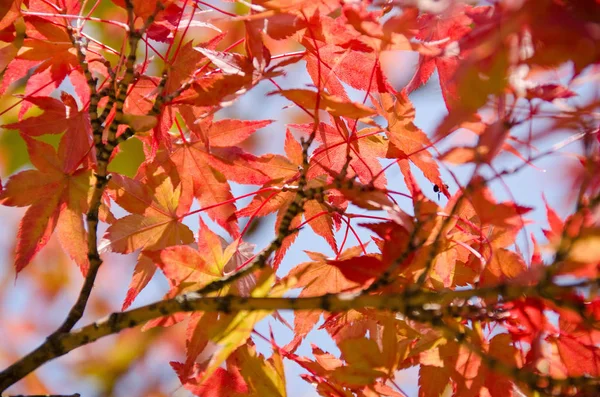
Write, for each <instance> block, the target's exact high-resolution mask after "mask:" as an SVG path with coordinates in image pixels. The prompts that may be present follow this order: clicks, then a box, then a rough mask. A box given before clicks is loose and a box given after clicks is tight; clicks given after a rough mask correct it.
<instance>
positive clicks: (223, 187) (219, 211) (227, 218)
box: [153, 119, 270, 237]
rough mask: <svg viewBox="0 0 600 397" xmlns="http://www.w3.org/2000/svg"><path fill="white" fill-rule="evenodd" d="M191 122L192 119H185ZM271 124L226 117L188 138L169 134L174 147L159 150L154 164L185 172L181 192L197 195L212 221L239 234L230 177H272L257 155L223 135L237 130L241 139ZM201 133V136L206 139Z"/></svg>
mask: <svg viewBox="0 0 600 397" xmlns="http://www.w3.org/2000/svg"><path fill="white" fill-rule="evenodd" d="M188 121H189V119H187V120H186V122H188ZM269 123H270V121H269V120H262V121H256V122H254V121H247V122H246V121H233V120H231V121H226V120H223V121H221V122H216V123H211V124H209V126H207V127H208V131H205V132H200V134H193V135H191V136H190V139H186V140H185V141H179V140H177V139H176V138H175V137H170V139H171V140H172V144H171V145H170V146H171V148H170V149H168V148H163V149H162V150H161V151H160V152H159V153H157V156H156V158H155V160H154V163H153V164H156V165H161V166H163V167H164V168H165V169H167V170H173V172H175V173H176V174H178V175H185V178H182V179H181V193H182V195H183V196H193V197H196V198H197V199H198V201H199V202H200V205H201V206H202V207H204V208H206V212H207V214H208V215H209V216H210V218H211V219H212V220H214V221H216V222H217V223H218V224H219V225H221V226H222V227H223V228H224V229H225V230H227V232H228V233H229V234H230V235H232V236H233V237H237V236H238V234H239V227H238V223H237V219H236V216H235V212H236V206H235V203H234V200H233V195H232V194H231V188H230V185H229V180H232V181H235V182H237V183H243V184H256V185H259V184H263V183H265V182H267V181H268V180H269V176H268V175H267V174H265V173H264V172H263V171H261V170H260V165H259V164H258V158H257V157H255V156H253V155H251V154H249V153H247V152H245V151H243V150H241V149H239V148H237V147H231V142H235V140H230V141H229V143H230V145H227V139H226V138H224V136H230V134H232V133H234V132H236V131H237V133H238V139H241V138H240V135H241V136H249V135H250V134H252V133H253V132H254V131H256V130H257V129H258V128H261V127H262V126H264V125H268V124H269ZM232 131H233V132H232ZM198 135H202V136H203V137H204V139H206V140H203V139H202V138H201V137H199V136H198ZM211 137H214V138H215V140H216V143H217V144H216V145H215V146H214V147H210V146H209V142H210V140H211ZM225 145H227V146H225Z"/></svg>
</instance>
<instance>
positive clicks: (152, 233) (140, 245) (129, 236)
mask: <svg viewBox="0 0 600 397" xmlns="http://www.w3.org/2000/svg"><path fill="white" fill-rule="evenodd" d="M145 182H146V184H144V183H143V182H142V181H140V180H134V179H130V178H127V177H124V176H119V175H115V176H114V177H113V178H112V179H111V181H110V182H109V185H108V189H109V191H110V194H111V195H112V197H113V199H114V200H115V202H116V203H117V204H119V205H120V206H121V207H123V208H124V209H125V210H127V211H129V212H130V213H131V215H127V216H125V217H123V218H121V219H118V220H117V221H115V222H114V223H113V224H112V225H111V226H110V227H109V228H108V229H107V230H106V234H105V235H104V237H103V240H102V241H101V242H100V244H99V248H100V250H111V251H113V252H118V253H121V254H127V253H131V252H133V251H135V250H138V249H142V250H153V249H154V250H156V249H160V248H164V247H167V246H170V245H176V244H181V243H183V244H189V243H190V242H192V241H193V235H192V231H191V230H190V229H189V228H188V227H187V226H186V225H184V224H182V223H181V217H182V216H183V215H184V214H185V213H186V212H187V211H188V210H189V208H190V205H191V196H186V195H185V192H184V191H183V189H182V188H181V184H178V185H176V186H174V183H173V181H172V179H171V177H170V176H169V175H167V174H166V173H164V172H161V170H157V173H156V174H154V175H153V174H149V175H147V179H146V181H145Z"/></svg>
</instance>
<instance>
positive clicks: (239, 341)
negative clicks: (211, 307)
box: [202, 268, 286, 380]
mask: <svg viewBox="0 0 600 397" xmlns="http://www.w3.org/2000/svg"><path fill="white" fill-rule="evenodd" d="M274 281H275V275H274V273H273V271H272V269H271V268H265V269H264V270H263V271H262V273H261V274H260V275H259V276H258V277H257V281H256V286H255V287H254V289H253V290H252V292H251V293H250V296H252V297H264V296H281V294H283V292H285V289H286V287H285V286H284V285H283V284H279V288H273V284H274ZM269 314H270V311H268V310H255V311H251V312H247V311H240V312H238V313H234V314H224V315H222V316H221V317H220V318H219V320H218V321H216V322H213V323H210V324H206V325H205V326H206V327H207V331H206V332H207V335H208V338H209V340H210V341H211V342H212V343H213V344H214V345H213V346H215V345H216V346H217V348H216V349H214V353H213V354H212V355H211V357H210V358H209V360H208V363H207V365H206V370H205V373H204V376H203V378H202V379H203V380H204V379H207V378H208V377H210V376H211V375H212V374H213V373H214V371H216V370H217V369H218V368H219V366H220V365H221V364H222V363H223V362H224V361H225V360H226V359H227V357H229V356H230V355H231V353H233V352H234V351H235V350H236V349H237V348H238V347H240V346H242V345H244V344H245V343H246V341H247V340H248V338H249V337H250V334H251V333H252V330H253V329H254V325H255V324H256V323H257V322H258V321H260V320H261V319H263V318H265V317H266V316H267V315H269ZM211 351H213V349H212V348H211Z"/></svg>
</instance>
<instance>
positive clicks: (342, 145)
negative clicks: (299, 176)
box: [289, 122, 387, 188]
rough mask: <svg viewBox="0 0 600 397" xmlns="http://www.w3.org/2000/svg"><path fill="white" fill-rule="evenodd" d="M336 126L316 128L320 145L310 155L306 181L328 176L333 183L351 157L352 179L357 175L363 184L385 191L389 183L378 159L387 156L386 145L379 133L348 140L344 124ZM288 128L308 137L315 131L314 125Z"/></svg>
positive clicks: (359, 134) (363, 132)
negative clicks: (333, 176) (334, 177)
mask: <svg viewBox="0 0 600 397" xmlns="http://www.w3.org/2000/svg"><path fill="white" fill-rule="evenodd" d="M336 126H337V127H333V126H331V125H329V124H325V123H319V125H318V127H317V128H316V134H315V140H316V141H317V142H319V143H321V145H320V146H318V147H317V148H316V149H315V150H314V151H313V153H312V155H311V158H310V168H309V170H308V172H307V177H308V178H316V177H318V176H320V175H329V176H330V179H332V175H333V174H335V173H339V172H340V171H341V170H342V168H343V166H344V164H345V163H346V159H347V155H348V154H350V156H351V160H350V163H349V167H348V177H349V178H351V177H353V176H355V175H356V176H357V177H358V179H359V180H360V181H361V182H363V183H364V184H373V185H374V186H376V187H378V188H385V185H386V183H387V180H386V178H385V175H383V173H382V168H381V163H379V161H378V160H377V158H378V157H379V158H382V157H384V156H385V153H386V150H387V143H386V142H385V141H384V140H383V139H382V138H381V136H379V135H377V133H378V131H377V130H376V129H370V128H366V129H363V130H360V131H358V132H356V133H355V134H353V135H352V136H350V137H349V135H350V133H349V131H348V129H347V127H346V126H345V125H344V124H343V123H342V122H338V123H336ZM289 127H290V128H293V129H296V130H298V131H301V132H303V133H304V134H306V135H308V134H310V133H312V131H313V130H314V129H315V126H314V124H290V125H289ZM348 152H349V153H348Z"/></svg>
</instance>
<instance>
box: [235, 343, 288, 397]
mask: <svg viewBox="0 0 600 397" xmlns="http://www.w3.org/2000/svg"><path fill="white" fill-rule="evenodd" d="M230 360H231V361H232V362H235V364H236V366H237V368H239V371H240V373H241V374H242V376H243V377H244V379H245V380H246V382H247V383H248V385H249V386H250V388H251V389H252V391H253V392H254V393H255V395H257V396H281V397H285V396H286V395H287V393H286V383H285V373H284V367H283V360H282V357H281V355H280V354H279V353H278V351H277V350H275V351H274V352H273V355H272V356H271V357H269V358H268V359H266V360H265V358H264V357H263V356H262V355H261V354H259V353H257V351H256V347H255V346H254V344H253V343H251V341H249V342H248V343H247V344H246V345H243V346H240V347H239V348H238V349H237V350H236V351H235V352H234V353H233V354H232V355H231V357H230Z"/></svg>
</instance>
